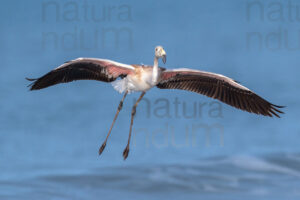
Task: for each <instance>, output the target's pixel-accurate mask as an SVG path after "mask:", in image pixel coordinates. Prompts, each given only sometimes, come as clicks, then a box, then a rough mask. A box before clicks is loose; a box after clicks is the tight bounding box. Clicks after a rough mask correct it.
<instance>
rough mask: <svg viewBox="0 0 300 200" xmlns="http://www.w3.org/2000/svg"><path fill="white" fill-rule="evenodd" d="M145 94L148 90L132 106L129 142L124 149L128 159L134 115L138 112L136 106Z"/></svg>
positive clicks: (124, 155)
mask: <svg viewBox="0 0 300 200" xmlns="http://www.w3.org/2000/svg"><path fill="white" fill-rule="evenodd" d="M145 94H146V92H143V93H142V94H141V96H140V97H139V99H138V100H137V101H136V102H135V104H134V106H133V107H132V110H131V122H130V129H129V136H128V142H127V145H126V148H125V149H124V151H123V157H124V160H126V158H127V157H128V153H129V144H130V138H131V132H132V125H133V119H134V116H135V113H136V107H137V105H138V104H139V102H140V101H141V100H142V98H143V97H144V95H145Z"/></svg>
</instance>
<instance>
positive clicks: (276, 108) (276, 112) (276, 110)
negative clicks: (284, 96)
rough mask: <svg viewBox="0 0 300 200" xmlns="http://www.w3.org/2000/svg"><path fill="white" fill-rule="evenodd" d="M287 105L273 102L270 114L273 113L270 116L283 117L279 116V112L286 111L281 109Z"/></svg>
mask: <svg viewBox="0 0 300 200" xmlns="http://www.w3.org/2000/svg"><path fill="white" fill-rule="evenodd" d="M285 107H286V106H278V105H275V104H271V107H270V110H269V114H270V115H271V116H270V117H273V116H276V117H278V118H281V117H280V116H279V114H284V112H283V111H281V110H279V109H282V108H285Z"/></svg>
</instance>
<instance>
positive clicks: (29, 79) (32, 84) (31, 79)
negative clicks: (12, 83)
mask: <svg viewBox="0 0 300 200" xmlns="http://www.w3.org/2000/svg"><path fill="white" fill-rule="evenodd" d="M25 79H26V80H28V81H31V82H32V83H30V84H29V85H27V87H30V89H29V90H30V91H32V90H35V88H34V84H35V81H37V80H38V79H37V78H27V77H26V78H25Z"/></svg>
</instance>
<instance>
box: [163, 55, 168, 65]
mask: <svg viewBox="0 0 300 200" xmlns="http://www.w3.org/2000/svg"><path fill="white" fill-rule="evenodd" d="M162 61H163V63H164V64H166V62H167V56H166V55H164V56H163V57H162Z"/></svg>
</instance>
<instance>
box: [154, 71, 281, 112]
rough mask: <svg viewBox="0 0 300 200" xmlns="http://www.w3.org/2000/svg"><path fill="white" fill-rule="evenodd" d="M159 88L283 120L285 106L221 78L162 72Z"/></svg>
mask: <svg viewBox="0 0 300 200" xmlns="http://www.w3.org/2000/svg"><path fill="white" fill-rule="evenodd" d="M157 87H158V88H160V89H181V90H188V91H192V92H196V93H199V94H203V95H206V96H208V97H212V98H214V99H218V100H220V101H222V102H224V103H226V104H228V105H231V106H233V107H236V108H238V109H241V110H245V111H248V112H251V113H256V114H261V115H265V116H270V117H272V116H273V115H275V116H276V117H279V115H278V113H283V112H282V111H280V110H279V108H283V106H277V105H274V104H272V103H270V102H268V101H266V100H265V99H263V98H262V97H260V96H258V95H257V94H255V93H254V92H252V91H251V90H249V89H248V88H246V87H244V86H242V85H240V84H239V83H237V82H236V81H234V80H233V79H231V78H228V77H226V76H223V75H220V74H215V73H210V72H205V71H198V70H191V69H185V68H182V69H175V70H166V71H164V72H162V75H161V80H160V82H159V83H158V84H157Z"/></svg>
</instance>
